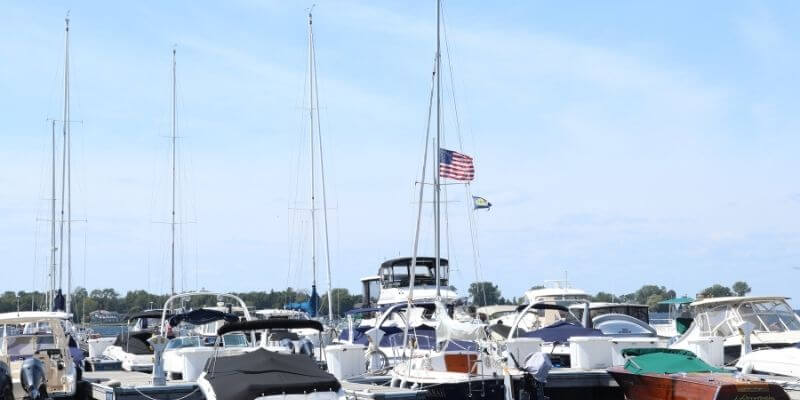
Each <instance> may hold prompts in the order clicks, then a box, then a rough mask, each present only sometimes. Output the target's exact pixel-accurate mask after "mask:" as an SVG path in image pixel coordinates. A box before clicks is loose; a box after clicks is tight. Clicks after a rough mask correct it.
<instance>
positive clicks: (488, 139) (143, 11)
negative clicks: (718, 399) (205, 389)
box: [0, 0, 800, 308]
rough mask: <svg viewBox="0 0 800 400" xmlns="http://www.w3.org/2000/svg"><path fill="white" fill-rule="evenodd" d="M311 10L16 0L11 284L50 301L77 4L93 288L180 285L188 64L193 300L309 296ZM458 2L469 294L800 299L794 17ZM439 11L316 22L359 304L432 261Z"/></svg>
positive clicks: (87, 257) (451, 139) (456, 73)
mask: <svg viewBox="0 0 800 400" xmlns="http://www.w3.org/2000/svg"><path fill="white" fill-rule="evenodd" d="M310 6H311V3H310V2H309V3H308V4H306V3H303V2H295V1H292V2H278V1H275V2H271V1H246V0H241V1H230V2H225V3H224V4H222V3H217V2H207V1H199V2H196V1H174V2H158V1H141V2H126V3H120V2H113V3H109V2H100V1H85V2H84V1H80V2H78V1H66V2H37V3H31V2H10V1H3V2H2V10H3V12H2V13H0V15H2V16H1V17H0V19H2V21H0V118H2V124H0V275H1V276H3V279H0V290H31V289H34V288H35V289H38V290H42V289H44V288H45V282H46V279H45V275H44V274H45V273H46V267H47V265H48V263H49V246H50V245H49V240H50V225H49V213H50V208H49V207H50V205H49V204H50V203H49V201H48V199H49V198H50V196H51V195H50V174H51V169H50V160H51V158H50V157H51V153H50V152H51V147H50V146H51V122H49V119H53V118H55V119H58V120H60V119H61V118H62V117H61V107H63V105H62V104H63V103H62V102H63V98H62V97H63V71H64V66H63V65H64V17H65V15H66V14H67V12H69V17H70V25H71V30H70V93H71V113H70V120H71V121H72V122H71V124H70V127H71V135H72V136H71V137H72V182H73V183H72V188H73V195H72V202H73V208H72V209H73V219H74V220H75V222H73V225H72V226H73V229H72V230H73V234H72V238H73V239H72V249H73V250H72V251H73V257H72V266H73V285H74V286H85V287H89V288H105V287H112V288H115V289H117V290H118V291H120V292H125V291H128V290H133V289H146V290H150V291H153V292H160V293H163V292H167V291H168V290H169V273H170V272H169V269H170V262H169V260H170V258H169V238H170V236H169V229H170V226H169V224H165V223H164V222H166V221H168V219H169V210H170V142H169V139H168V137H169V135H170V134H171V131H170V127H171V87H172V86H171V85H172V84H171V77H172V72H171V66H172V64H171V56H172V49H173V47H174V48H175V49H176V51H177V76H178V78H177V88H178V89H177V90H178V94H177V98H178V106H177V115H178V123H177V124H178V135H179V139H178V162H177V165H178V184H177V189H178V196H177V204H178V207H177V218H178V221H179V222H180V224H179V225H178V228H177V230H178V246H177V248H178V266H177V274H178V283H177V284H176V285H177V286H178V287H177V289H182V290H191V289H197V288H206V289H211V290H218V291H245V290H268V289H271V288H274V289H280V288H284V287H286V286H292V287H299V288H308V287H309V286H310V281H311V276H312V272H311V264H312V263H311V249H312V246H311V244H310V242H311V235H310V232H311V230H310V225H311V224H310V221H309V220H310V215H311V213H310V211H308V209H309V208H310V207H311V202H310V200H309V199H308V198H309V197H310V191H309V189H308V188H309V186H310V176H311V173H310V162H309V149H310V143H309V128H308V125H309V122H308V110H307V107H308V96H307V90H308V86H307V85H308V83H307V80H308V78H307V75H308V73H307V71H308V70H307V68H308V59H307V58H308V47H307V46H308V24H307V12H308V11H307V9H308V8H309V7H310ZM443 7H444V12H443V15H444V34H443V39H444V40H443V44H442V48H443V50H442V51H443V55H442V60H443V64H442V69H443V74H442V81H443V85H442V104H443V106H442V109H443V114H442V118H443V121H444V122H443V139H442V144H443V147H447V148H450V149H453V150H457V151H461V152H464V153H466V154H469V155H471V156H472V157H474V159H475V167H476V178H475V180H474V181H473V182H472V184H471V185H470V188H469V190H470V191H471V193H472V194H474V195H479V196H483V197H485V198H487V199H488V200H489V201H490V202H492V204H493V207H492V208H491V210H489V211H486V210H480V211H471V210H469V208H470V204H469V202H468V198H467V196H468V192H467V191H466V189H467V188H466V187H465V186H464V185H458V184H454V185H447V186H446V190H447V203H446V207H445V208H446V210H447V212H446V221H445V222H446V224H445V226H446V227H447V229H446V230H445V231H446V233H447V234H446V235H444V239H443V250H442V253H443V254H445V255H447V256H448V257H449V258H450V259H451V261H452V263H453V265H454V270H453V271H452V276H451V281H452V283H453V284H454V285H455V286H456V287H457V288H458V289H459V290H460V291H461V292H463V293H466V289H467V287H468V286H469V284H470V283H471V282H473V281H474V280H475V279H476V277H477V278H479V279H481V280H491V281H493V282H496V283H497V284H498V285H499V287H500V289H501V291H502V293H503V295H504V296H507V297H514V296H520V295H521V294H522V292H523V291H524V290H526V289H527V288H529V287H531V286H533V285H538V284H541V283H543V282H544V281H546V280H554V279H563V278H564V276H565V275H566V276H567V279H568V280H569V281H570V283H571V284H572V286H574V287H579V288H583V289H584V290H586V291H589V292H592V293H595V292H597V291H606V292H612V293H617V294H624V293H629V292H633V291H635V290H636V289H638V288H639V287H640V286H642V285H643V284H658V285H663V286H666V287H668V288H671V289H674V290H675V291H676V292H677V293H679V294H688V295H690V296H692V295H694V294H695V293H697V292H698V291H700V290H702V289H703V288H704V287H707V286H710V285H712V284H714V283H721V284H725V285H730V284H732V283H733V282H734V281H737V280H744V281H747V282H748V283H749V284H750V285H751V286H752V288H753V292H752V294H759V295H786V296H790V297H795V298H798V297H800V293H798V287H797V284H796V283H797V280H798V277H800V251H798V249H799V248H800V246H799V245H800V231H799V230H798V227H800V185H798V183H797V178H796V175H795V173H796V171H798V170H800V161H799V160H798V157H797V156H796V154H797V149H798V148H800V135H798V132H800V117H799V116H798V115H800V114H798V113H797V111H796V110H798V109H800V102H798V100H797V95H796V94H797V93H798V91H799V89H800V85H799V84H798V80H797V79H796V76H797V71H799V70H800V56H798V55H800V51H799V50H800V48H799V47H800V27H798V26H797V24H796V23H794V22H795V21H797V20H798V17H800V5H799V4H795V3H793V2H773V3H763V2H751V1H734V2H729V1H709V2H702V3H698V2H690V1H679V2H669V3H657V2H637V1H614V2H573V3H569V4H561V3H553V2H540V1H536V2H528V1H507V2H502V3H487V2H481V1H459V2H449V1H445V2H444V6H443ZM435 11H436V8H435V4H434V3H433V2H431V1H414V2H369V1H325V0H317V1H316V5H315V7H314V9H313V14H314V24H313V27H314V38H315V39H314V40H315V48H316V57H317V78H318V81H319V102H320V121H321V123H320V126H321V133H322V140H323V151H324V157H325V160H324V163H325V164H324V166H325V175H326V176H325V183H326V194H327V206H328V207H327V208H328V213H327V214H328V219H329V228H328V231H329V235H330V240H329V248H330V254H331V256H330V266H331V270H332V284H333V286H334V287H346V288H350V289H351V290H353V291H360V282H359V279H360V278H361V277H364V276H368V275H374V274H375V273H376V272H377V268H378V266H379V265H380V263H381V262H383V261H384V260H386V259H389V258H392V257H396V256H406V255H409V254H410V253H411V251H412V244H413V238H414V229H415V222H416V220H415V218H416V210H417V206H416V198H417V196H418V189H419V186H418V185H416V182H418V181H420V173H421V170H422V161H423V159H424V157H423V151H424V149H425V143H426V141H425V134H426V126H427V120H426V118H427V112H428V101H429V95H430V90H431V72H432V68H433V63H434V54H435V46H436V41H435V38H436V36H435V35H436V19H435ZM56 129H57V131H58V132H59V134H60V132H61V125H60V122H58V124H57V125H56ZM59 140H60V139H59ZM59 146H60V144H59ZM59 151H60V148H59ZM315 171H316V172H315V179H316V181H317V188H318V190H319V189H320V188H319V183H320V182H321V172H320V171H319V168H318V167H317V168H316V169H315ZM428 171H430V167H429V169H428ZM426 181H430V177H428V178H426ZM426 190H427V194H426V200H425V201H424V202H423V205H424V208H423V223H422V225H421V237H422V241H421V243H420V253H421V254H432V252H433V229H432V221H433V219H432V211H431V203H430V202H431V200H430V197H429V194H430V185H426ZM57 197H59V198H60V195H59V196H57ZM317 200H318V203H316V207H317V208H321V207H322V204H321V200H320V194H319V192H318V194H317ZM59 201H60V200H59ZM470 214H472V215H473V216H474V224H473V226H472V229H471V228H470V223H469V221H470V218H469V215H470ZM316 216H317V221H318V222H319V221H320V220H321V219H322V216H323V213H322V211H321V210H318V211H317V213H316ZM320 225H321V224H318V228H317V229H318V231H317V235H316V246H315V248H316V252H317V255H318V256H317V265H318V272H317V279H318V285H319V286H320V287H324V286H325V285H326V284H327V275H326V273H325V269H326V265H327V262H326V257H325V256H324V254H325V250H324V249H325V248H324V232H323V230H322V228H321V227H320ZM471 232H474V233H475V235H474V237H475V239H474V240H473V239H472V237H473V235H472V234H471ZM476 253H478V254H479V257H475V256H474V254H476ZM65 279H66V278H65ZM792 304H793V305H794V306H795V308H797V307H798V306H800V300H793V301H792Z"/></svg>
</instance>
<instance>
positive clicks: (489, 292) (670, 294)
mask: <svg viewBox="0 0 800 400" xmlns="http://www.w3.org/2000/svg"><path fill="white" fill-rule="evenodd" d="M542 288H543V286H534V287H532V288H531V290H535V289H542ZM751 290H752V289H751V288H750V285H749V284H747V282H743V281H737V282H734V283H733V285H731V286H730V287H728V286H724V285H721V284H714V285H712V286H709V287H707V288H705V289H703V290H702V291H701V292H700V293H698V294H697V296H698V297H703V298H710V297H725V296H744V295H747V294H748V293H750V292H751ZM468 294H469V296H470V298H471V299H472V300H473V303H474V304H475V305H476V306H478V307H481V306H484V305H495V304H520V303H523V302H525V301H526V299H525V298H524V296H523V297H520V298H516V297H512V298H505V297H503V295H502V292H501V291H500V288H499V287H498V286H497V285H495V284H494V283H492V282H473V283H472V284H471V285H470V287H469V290H468ZM676 297H677V293H676V292H675V290H673V289H667V288H666V287H664V286H659V285H652V284H648V285H643V286H642V287H641V288H639V289H638V290H637V291H635V292H632V293H627V294H622V295H615V294H612V293H607V292H598V293H597V294H595V295H594V296H591V301H595V302H605V303H634V304H646V305H648V306H649V307H650V309H653V310H654V309H656V308H658V303H660V302H662V301H664V300H670V299H674V298H676Z"/></svg>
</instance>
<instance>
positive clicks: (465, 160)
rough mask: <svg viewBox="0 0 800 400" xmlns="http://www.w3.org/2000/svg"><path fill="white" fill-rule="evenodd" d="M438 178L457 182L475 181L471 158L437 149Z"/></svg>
mask: <svg viewBox="0 0 800 400" xmlns="http://www.w3.org/2000/svg"><path fill="white" fill-rule="evenodd" d="M439 176H441V177H442V178H450V179H455V180H457V181H471V180H473V179H475V166H474V165H473V164H472V157H470V156H467V155H464V154H461V153H457V152H455V151H452V150H446V149H439Z"/></svg>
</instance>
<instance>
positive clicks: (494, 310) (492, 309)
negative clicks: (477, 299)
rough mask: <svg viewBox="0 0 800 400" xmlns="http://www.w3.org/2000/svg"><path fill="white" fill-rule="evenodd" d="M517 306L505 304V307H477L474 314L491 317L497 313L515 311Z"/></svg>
mask: <svg viewBox="0 0 800 400" xmlns="http://www.w3.org/2000/svg"><path fill="white" fill-rule="evenodd" d="M516 310H517V306H515V305H513V304H506V305H494V306H483V307H479V308H478V309H477V310H475V311H476V312H479V313H481V314H486V315H492V314H494V313H498V312H506V311H516Z"/></svg>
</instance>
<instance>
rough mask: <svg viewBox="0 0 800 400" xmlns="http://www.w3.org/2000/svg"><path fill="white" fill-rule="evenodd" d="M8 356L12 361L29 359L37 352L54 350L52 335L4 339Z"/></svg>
mask: <svg viewBox="0 0 800 400" xmlns="http://www.w3.org/2000/svg"><path fill="white" fill-rule="evenodd" d="M6 341H7V346H8V347H7V348H8V353H7V354H8V356H9V358H11V359H12V360H14V359H21V358H25V357H30V356H32V355H34V354H36V352H38V351H39V350H48V349H55V348H56V345H55V339H54V338H53V336H52V335H20V336H8V337H7V338H6Z"/></svg>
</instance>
